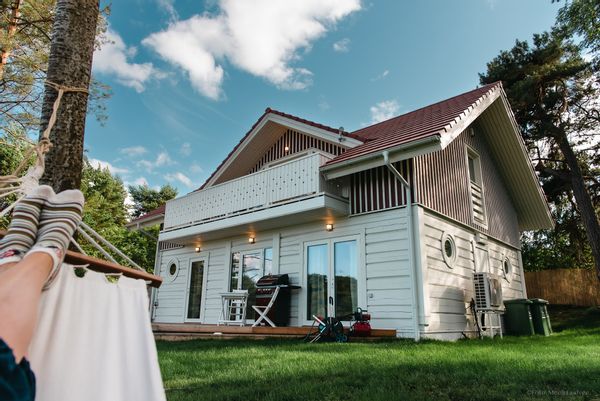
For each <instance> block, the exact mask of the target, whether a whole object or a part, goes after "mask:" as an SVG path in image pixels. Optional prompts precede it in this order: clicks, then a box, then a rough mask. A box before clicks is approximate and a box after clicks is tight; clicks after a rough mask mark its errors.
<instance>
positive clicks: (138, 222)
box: [125, 205, 166, 228]
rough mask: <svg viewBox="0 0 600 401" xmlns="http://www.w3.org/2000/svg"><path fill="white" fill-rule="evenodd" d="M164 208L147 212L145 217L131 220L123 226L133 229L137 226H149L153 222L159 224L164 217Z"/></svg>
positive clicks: (164, 206) (163, 206)
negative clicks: (155, 221)
mask: <svg viewBox="0 0 600 401" xmlns="http://www.w3.org/2000/svg"><path fill="white" fill-rule="evenodd" d="M165 208H166V205H162V206H159V207H157V208H156V209H154V210H151V211H149V212H148V213H146V214H145V215H143V216H140V217H138V218H136V219H133V220H131V221H130V222H128V223H127V224H125V227H128V228H134V227H139V226H145V225H150V224H149V223H151V222H153V221H154V220H157V223H155V224H159V223H160V222H162V219H163V217H164V216H165Z"/></svg>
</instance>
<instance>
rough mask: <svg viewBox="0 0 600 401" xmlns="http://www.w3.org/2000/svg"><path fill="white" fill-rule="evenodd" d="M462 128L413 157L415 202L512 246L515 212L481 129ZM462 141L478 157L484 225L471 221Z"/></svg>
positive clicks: (515, 234)
mask: <svg viewBox="0 0 600 401" xmlns="http://www.w3.org/2000/svg"><path fill="white" fill-rule="evenodd" d="M470 132H471V131H470V130H469V129H467V130H465V131H464V132H463V133H462V134H461V135H459V136H458V138H456V139H455V140H454V141H453V142H451V143H450V145H448V147H446V149H444V150H442V151H439V152H434V153H429V154H426V155H423V156H418V157H416V158H415V159H414V174H415V177H414V182H415V188H414V192H415V202H417V203H420V204H422V205H424V206H426V207H428V208H430V209H433V210H435V211H436V212H439V213H441V214H443V215H446V216H448V217H451V218H452V219H455V220H457V221H459V222H461V223H463V224H466V225H468V226H471V227H473V228H476V229H478V230H480V231H482V232H484V233H485V234H487V235H490V236H493V237H494V238H496V239H499V240H501V241H504V242H506V243H508V244H511V245H513V246H515V247H519V246H520V242H519V228H518V221H517V213H516V211H515V208H514V206H513V204H512V201H511V199H510V196H509V195H508V191H507V189H506V185H505V184H504V182H503V180H502V178H501V176H500V173H499V172H498V170H497V168H496V163H495V161H494V159H493V157H492V155H491V153H490V152H489V149H488V145H487V143H486V141H485V138H484V137H483V135H482V132H481V130H478V128H477V127H476V128H475V131H474V132H475V136H471V135H470ZM466 145H468V146H470V147H471V148H473V149H474V150H475V151H476V152H477V153H478V154H479V157H480V162H481V172H482V180H483V189H482V192H483V195H482V196H483V197H484V202H485V208H484V210H485V214H486V218H487V226H484V225H481V224H477V223H475V222H474V219H473V215H472V213H473V212H472V209H471V192H470V180H469V171H468V166H467V160H466Z"/></svg>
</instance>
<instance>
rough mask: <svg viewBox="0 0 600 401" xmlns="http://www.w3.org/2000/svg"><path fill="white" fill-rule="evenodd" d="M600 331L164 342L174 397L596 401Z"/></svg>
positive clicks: (161, 348)
mask: <svg viewBox="0 0 600 401" xmlns="http://www.w3.org/2000/svg"><path fill="white" fill-rule="evenodd" d="M598 340H600V331H599V330H595V329H594V330H587V331H585V330H584V331H582V332H579V331H578V330H577V331H565V332H563V333H560V334H557V335H555V336H552V337H539V336H538V337H530V338H509V337H508V338H505V339H504V340H493V341H491V340H484V341H479V340H470V341H458V342H455V343H444V342H437V341H426V342H421V343H418V344H417V343H414V342H412V341H406V340H405V341H392V342H383V343H349V344H304V343H302V342H300V341H293V340H265V341H260V342H256V341H248V340H227V341H223V340H195V341H188V342H181V343H164V342H160V343H159V353H160V356H161V366H162V370H163V376H164V380H165V385H166V387H167V396H168V399H169V401H182V400H198V399H202V400H392V399H402V400H430V399H431V400H546V399H560V400H589V399H593V398H594V397H597V396H599V395H600V384H599V383H598V380H597V378H598V375H599V374H600V346H599V345H598V344H599V341H598Z"/></svg>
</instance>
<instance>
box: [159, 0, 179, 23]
mask: <svg viewBox="0 0 600 401" xmlns="http://www.w3.org/2000/svg"><path fill="white" fill-rule="evenodd" d="M156 2H157V3H158V5H159V7H160V8H162V9H163V10H164V11H165V12H166V13H167V14H169V19H170V20H171V21H177V19H178V18H179V15H178V14H177V11H176V10H175V0H156Z"/></svg>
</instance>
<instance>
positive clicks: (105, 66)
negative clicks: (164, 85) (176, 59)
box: [94, 28, 165, 92]
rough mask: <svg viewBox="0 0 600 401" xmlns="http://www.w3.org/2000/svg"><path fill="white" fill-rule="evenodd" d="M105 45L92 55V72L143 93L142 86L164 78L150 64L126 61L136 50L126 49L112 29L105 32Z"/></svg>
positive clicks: (133, 48)
mask: <svg viewBox="0 0 600 401" xmlns="http://www.w3.org/2000/svg"><path fill="white" fill-rule="evenodd" d="M106 37H107V39H108V42H107V43H104V44H103V45H102V47H101V48H100V50H96V52H95V53H94V71H96V72H99V73H102V74H107V75H113V76H114V77H115V79H116V80H117V81H118V82H119V83H121V84H123V85H125V86H129V87H131V88H133V89H135V90H136V91H137V92H143V91H144V85H145V84H146V83H147V82H148V81H149V80H150V79H153V78H156V79H160V78H164V77H165V74H164V73H162V72H161V71H159V70H157V69H156V68H154V66H153V65H152V63H142V64H136V63H131V62H129V61H128V59H130V58H132V57H134V56H135V54H136V53H137V49H136V48H135V47H133V46H132V47H127V45H125V42H124V41H123V39H122V38H121V36H119V34H118V33H117V32H115V31H113V30H112V29H110V28H109V29H108V31H106Z"/></svg>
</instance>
